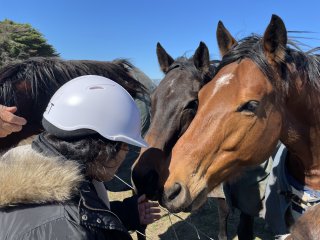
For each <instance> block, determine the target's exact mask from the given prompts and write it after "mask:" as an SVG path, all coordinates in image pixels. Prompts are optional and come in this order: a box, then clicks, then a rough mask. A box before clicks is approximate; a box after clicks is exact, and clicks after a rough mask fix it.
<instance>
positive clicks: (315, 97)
mask: <svg viewBox="0 0 320 240" xmlns="http://www.w3.org/2000/svg"><path fill="white" fill-rule="evenodd" d="M226 42H228V41H226ZM220 51H221V52H222V54H224V56H223V59H222V62H221V64H220V65H219V69H218V72H217V74H216V75H215V77H214V79H213V80H212V81H210V82H209V83H208V84H206V85H205V86H204V87H203V88H202V89H201V90H200V93H199V106H198V111H197V113H196V116H195V118H194V120H193V121H192V122H191V124H190V126H189V128H188V129H187V130H186V132H185V133H184V134H183V135H182V137H181V138H180V139H179V140H178V142H177V143H176V145H175V146H174V148H173V150H172V155H171V158H170V159H169V160H168V162H167V166H166V167H163V169H164V171H163V172H162V174H161V176H160V178H161V179H160V182H162V189H161V188H160V191H161V203H162V204H163V205H164V206H165V207H167V208H168V209H169V210H170V211H174V212H179V211H192V210H195V209H197V208H198V207H200V206H201V205H202V204H203V203H204V202H205V201H206V198H207V194H208V193H209V192H210V191H211V190H212V189H213V188H215V187H216V186H217V185H218V184H220V183H221V182H223V181H225V180H227V179H230V178H235V177H236V176H237V175H239V173H241V171H242V170H243V169H245V168H247V167H249V166H254V165H257V164H259V163H261V162H262V161H264V160H265V159H266V158H267V157H268V156H270V155H271V154H272V152H273V151H274V149H275V147H276V145H277V143H278V141H279V140H281V142H283V143H284V144H285V145H286V147H287V149H288V151H289V153H290V154H288V155H287V158H286V167H287V171H288V172H289V174H290V175H291V176H292V177H293V178H294V179H296V180H297V181H299V182H300V183H302V184H304V185H306V186H307V187H309V188H311V189H315V190H319V189H320V152H319V149H320V148H319V147H320V140H319V133H320V132H319V131H320V130H319V129H320V115H319V111H318V108H319V105H320V98H319V96H320V95H319V91H320V90H319V88H320V79H319V78H320V73H319V68H320V64H319V57H318V56H317V55H314V54H311V53H304V52H302V51H300V50H296V49H294V48H291V47H289V46H288V45H287V31H286V28H285V25H284V23H283V21H282V20H281V19H280V18H279V17H277V16H275V15H273V17H272V19H271V22H270V24H269V25H268V27H267V29H266V31H265V33H264V35H263V37H257V36H251V37H248V38H245V39H243V40H242V41H240V42H239V43H236V44H235V45H234V46H231V47H230V46H228V45H226V46H225V47H224V48H220Z"/></svg>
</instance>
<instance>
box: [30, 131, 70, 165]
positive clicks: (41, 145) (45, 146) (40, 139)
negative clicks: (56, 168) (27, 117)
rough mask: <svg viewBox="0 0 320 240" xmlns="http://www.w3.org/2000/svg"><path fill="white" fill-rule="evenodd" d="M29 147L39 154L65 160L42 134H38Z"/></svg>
mask: <svg viewBox="0 0 320 240" xmlns="http://www.w3.org/2000/svg"><path fill="white" fill-rule="evenodd" d="M31 147H32V149H33V150H35V151H36V152H39V153H41V154H43V155H45V156H48V157H60V158H64V159H65V157H64V156H63V155H62V154H61V153H60V152H59V151H58V150H57V149H55V148H54V147H53V146H52V145H51V144H50V143H49V142H48V141H47V139H46V138H45V137H44V136H43V133H40V134H39V135H38V136H37V137H36V138H35V139H34V140H33V142H32V145H31Z"/></svg>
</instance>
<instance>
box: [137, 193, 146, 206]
mask: <svg viewBox="0 0 320 240" xmlns="http://www.w3.org/2000/svg"><path fill="white" fill-rule="evenodd" d="M145 201H147V197H146V195H145V194H143V195H141V196H140V197H139V198H138V204H139V203H142V202H145Z"/></svg>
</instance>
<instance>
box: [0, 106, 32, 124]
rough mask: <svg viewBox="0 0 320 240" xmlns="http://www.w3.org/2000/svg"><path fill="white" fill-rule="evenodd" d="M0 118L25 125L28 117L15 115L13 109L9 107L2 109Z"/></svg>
mask: <svg viewBox="0 0 320 240" xmlns="http://www.w3.org/2000/svg"><path fill="white" fill-rule="evenodd" d="M13 108H15V107H13ZM9 109H10V108H9ZM11 110H12V109H11ZM14 112H15V111H14ZM0 118H1V119H2V120H3V121H4V122H7V123H12V124H16V125H25V124H26V123H27V121H26V119H24V118H22V117H18V116H16V115H14V114H13V113H12V112H11V111H8V110H7V108H2V109H0Z"/></svg>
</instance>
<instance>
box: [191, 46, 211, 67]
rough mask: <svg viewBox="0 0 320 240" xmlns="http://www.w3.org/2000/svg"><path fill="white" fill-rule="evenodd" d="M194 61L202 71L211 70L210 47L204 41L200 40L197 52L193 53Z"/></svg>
mask: <svg viewBox="0 0 320 240" xmlns="http://www.w3.org/2000/svg"><path fill="white" fill-rule="evenodd" d="M193 62H194V65H195V66H196V68H197V69H199V70H200V71H201V72H207V71H209V67H210V57H209V49H208V47H207V45H206V44H205V43H204V42H200V44H199V47H198V48H197V50H196V52H195V54H194V55H193Z"/></svg>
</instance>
